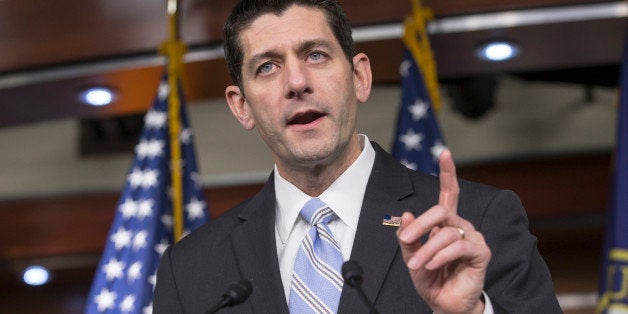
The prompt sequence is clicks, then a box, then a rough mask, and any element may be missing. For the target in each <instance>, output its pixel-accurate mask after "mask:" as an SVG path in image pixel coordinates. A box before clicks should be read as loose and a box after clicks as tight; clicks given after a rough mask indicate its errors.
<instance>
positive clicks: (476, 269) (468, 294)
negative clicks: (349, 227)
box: [397, 150, 491, 313]
mask: <svg viewBox="0 0 628 314" xmlns="http://www.w3.org/2000/svg"><path fill="white" fill-rule="evenodd" d="M439 165H440V177H439V178H440V194H439V200H438V204H437V205H435V206H433V207H432V208H430V209H429V210H427V211H426V212H425V213H423V214H422V215H420V216H419V217H416V218H415V217H414V215H412V214H411V213H409V212H406V213H404V214H403V216H402V222H401V226H400V227H399V230H397V240H398V241H399V245H400V246H401V251H402V253H403V258H404V261H405V263H406V265H407V266H408V269H409V271H410V277H411V278H412V281H413V283H414V287H415V288H416V290H417V292H418V293H419V294H420V295H421V297H422V298H423V299H424V300H425V301H426V302H427V304H428V305H429V306H430V307H431V309H432V310H433V311H434V312H435V313H482V311H483V309H484V303H483V302H482V301H481V300H480V297H481V295H482V289H483V287H484V277H485V275H486V267H487V266H488V262H489V260H490V259H491V251H490V249H489V248H488V246H487V244H486V242H485V241H484V237H483V236H482V234H481V233H480V232H478V231H476V230H475V228H474V227H473V225H472V224H471V223H470V222H468V221H466V220H464V219H463V218H462V217H460V216H458V194H459V191H460V189H459V187H458V178H457V177H456V167H455V165H454V162H453V159H452V157H451V152H450V151H449V150H445V151H443V152H442V153H441V155H440V162H439ZM428 232H429V238H428V241H427V242H426V243H425V244H422V243H421V237H422V236H423V235H424V234H426V233H428Z"/></svg>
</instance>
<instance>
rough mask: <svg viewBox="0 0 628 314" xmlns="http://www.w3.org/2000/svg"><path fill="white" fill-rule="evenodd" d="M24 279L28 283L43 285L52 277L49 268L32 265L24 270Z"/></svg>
mask: <svg viewBox="0 0 628 314" xmlns="http://www.w3.org/2000/svg"><path fill="white" fill-rule="evenodd" d="M22 279H23V280H24V283H26V284H27V285H30V286H41V285H43V284H45V283H47V282H48V279H50V273H49V272H48V269H46V268H45V267H43V266H39V265H35V266H30V267H28V268H26V269H25V270H24V273H22Z"/></svg>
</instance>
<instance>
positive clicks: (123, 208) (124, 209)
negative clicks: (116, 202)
mask: <svg viewBox="0 0 628 314" xmlns="http://www.w3.org/2000/svg"><path fill="white" fill-rule="evenodd" d="M118 208H119V210H120V212H121V213H122V217H124V219H125V220H126V219H129V218H131V217H133V216H135V213H137V204H136V203H135V202H134V201H133V199H131V198H127V199H126V200H124V203H122V204H120V206H119V207H118Z"/></svg>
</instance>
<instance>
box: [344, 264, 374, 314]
mask: <svg viewBox="0 0 628 314" xmlns="http://www.w3.org/2000/svg"><path fill="white" fill-rule="evenodd" d="M362 274H364V271H363V270H362V267H360V265H359V264H358V262H356V261H346V262H344V264H342V278H343V279H344V280H345V283H346V284H348V285H349V286H351V287H353V288H354V289H355V291H356V292H357V293H358V296H359V297H360V300H362V303H364V304H365V305H366V306H367V307H368V308H369V311H370V313H371V314H379V312H378V311H377V309H376V308H375V305H373V303H372V302H371V300H369V298H368V297H367V296H366V293H364V290H362V281H363V280H364V278H363V277H362Z"/></svg>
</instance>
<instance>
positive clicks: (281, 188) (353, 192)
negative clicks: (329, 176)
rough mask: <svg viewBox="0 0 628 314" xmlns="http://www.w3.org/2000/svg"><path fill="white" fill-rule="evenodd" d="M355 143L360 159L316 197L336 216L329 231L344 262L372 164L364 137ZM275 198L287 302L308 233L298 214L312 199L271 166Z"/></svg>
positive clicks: (351, 241)
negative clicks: (357, 144)
mask: <svg viewBox="0 0 628 314" xmlns="http://www.w3.org/2000/svg"><path fill="white" fill-rule="evenodd" d="M359 141H360V146H361V147H362V153H360V156H358V158H357V159H356V160H355V162H354V163H353V164H352V165H351V166H350V167H349V168H348V169H347V170H346V171H345V172H344V173H343V174H342V175H341V176H340V177H338V179H336V181H334V183H332V184H331V185H330V186H329V188H327V190H325V191H324V192H323V193H322V194H321V195H319V196H318V198H319V199H320V200H321V201H323V202H325V204H327V205H328V206H329V207H330V208H331V209H332V210H333V211H334V213H336V215H337V216H338V218H337V219H334V220H332V221H331V222H330V223H329V229H330V230H331V232H332V234H333V235H334V238H335V239H336V241H337V242H338V244H339V245H340V250H341V251H342V258H343V260H345V261H347V260H349V257H350V256H351V248H352V247H353V240H354V239H355V232H356V230H357V229H358V219H359V218H360V210H361V208H362V200H363V199H364V193H365V191H366V184H367V182H368V179H369V176H370V175H371V170H372V169H373V163H374V162H375V150H374V149H373V146H371V143H370V141H369V140H368V137H366V135H362V134H360V135H359ZM275 195H276V198H277V215H276V217H275V241H276V243H277V257H278V259H279V270H280V272H281V281H282V283H283V287H284V292H285V295H286V301H289V300H290V287H291V282H292V279H291V278H292V269H293V268H294V259H295V258H296V256H297V251H298V250H299V246H301V242H302V241H303V238H305V235H306V234H307V232H308V231H309V230H310V225H309V224H308V223H307V221H305V219H303V218H302V217H301V215H299V212H300V210H301V208H302V207H303V205H305V203H306V202H307V201H309V200H310V199H311V198H312V197H311V196H309V195H307V194H305V193H303V192H302V191H301V190H299V189H298V188H297V187H296V186H294V185H293V184H292V183H290V182H288V181H286V180H285V179H284V178H282V177H281V174H279V171H278V170H277V166H275Z"/></svg>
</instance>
